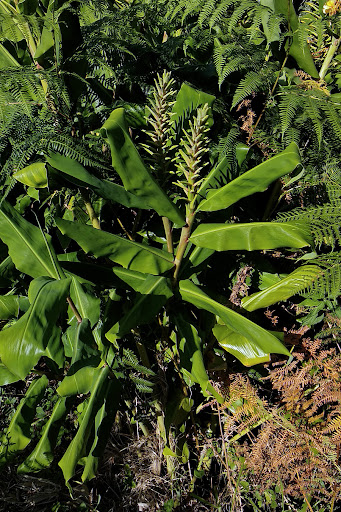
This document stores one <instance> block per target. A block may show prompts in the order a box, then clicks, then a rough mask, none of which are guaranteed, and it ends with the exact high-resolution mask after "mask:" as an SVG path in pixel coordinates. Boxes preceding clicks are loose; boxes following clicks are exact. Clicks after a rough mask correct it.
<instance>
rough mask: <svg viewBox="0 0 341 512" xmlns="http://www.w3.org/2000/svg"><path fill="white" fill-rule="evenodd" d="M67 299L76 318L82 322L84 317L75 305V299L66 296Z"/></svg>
mask: <svg viewBox="0 0 341 512" xmlns="http://www.w3.org/2000/svg"><path fill="white" fill-rule="evenodd" d="M66 300H67V302H68V304H69V306H70V308H71V309H72V312H73V314H74V315H75V317H76V319H77V322H78V323H79V324H80V323H82V317H81V316H80V314H79V313H78V309H77V308H76V306H75V303H74V302H73V300H72V299H71V297H66Z"/></svg>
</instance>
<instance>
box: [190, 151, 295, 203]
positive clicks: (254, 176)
mask: <svg viewBox="0 0 341 512" xmlns="http://www.w3.org/2000/svg"><path fill="white" fill-rule="evenodd" d="M299 163H300V155H299V152H298V147H297V144H296V143H295V142H292V143H291V144H290V145H289V146H288V147H287V148H286V149H285V150H284V151H282V152H281V153H279V154H278V155H276V156H274V157H272V158H270V159H269V160H267V161H266V162H263V163H261V164H259V165H257V166H256V167H254V168H253V169H250V170H249V171H247V172H245V173H244V174H242V175H241V176H238V178H236V179H234V180H233V181H231V182H230V183H228V184H227V185H224V186H223V187H221V188H217V189H213V190H208V192H207V196H206V199H204V200H203V201H201V203H200V204H199V206H198V210H203V211H216V210H222V209H224V208H228V207H229V206H231V205H232V204H234V203H236V202H237V201H239V200H240V199H242V198H243V197H247V196H249V195H251V194H255V193H256V192H263V191H264V190H266V189H267V187H268V186H269V185H270V183H272V182H273V181H274V180H276V179H278V178H280V177H281V176H284V175H285V174H288V173H289V172H291V171H293V170H294V169H295V167H297V165H298V164H299ZM202 190H205V188H204V187H202Z"/></svg>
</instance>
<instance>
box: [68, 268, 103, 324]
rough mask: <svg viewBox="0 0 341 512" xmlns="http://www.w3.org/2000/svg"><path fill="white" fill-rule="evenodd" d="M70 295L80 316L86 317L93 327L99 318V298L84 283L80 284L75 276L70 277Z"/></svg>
mask: <svg viewBox="0 0 341 512" xmlns="http://www.w3.org/2000/svg"><path fill="white" fill-rule="evenodd" d="M70 297H71V299H72V300H73V302H74V304H75V306H76V308H77V311H78V313H79V314H80V316H81V318H83V319H84V318H88V319H89V320H90V323H91V327H93V326H94V325H95V324H96V323H97V322H98V320H99V315H100V299H98V298H97V297H96V296H95V295H94V293H93V292H92V291H87V289H86V287H85V285H82V284H81V283H80V282H79V281H78V280H77V279H76V278H75V277H71V286H70ZM72 314H73V313H72Z"/></svg>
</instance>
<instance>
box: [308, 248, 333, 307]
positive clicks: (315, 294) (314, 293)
mask: <svg viewBox="0 0 341 512" xmlns="http://www.w3.org/2000/svg"><path fill="white" fill-rule="evenodd" d="M314 264H317V265H318V266H319V267H320V268H321V273H320V274H318V276H317V278H316V279H315V280H314V281H313V282H312V283H311V285H310V286H309V288H308V289H306V290H305V295H306V296H308V297H310V298H314V299H335V298H337V297H338V296H339V295H340V289H341V253H333V254H327V255H322V256H319V257H318V258H316V259H315V260H314Z"/></svg>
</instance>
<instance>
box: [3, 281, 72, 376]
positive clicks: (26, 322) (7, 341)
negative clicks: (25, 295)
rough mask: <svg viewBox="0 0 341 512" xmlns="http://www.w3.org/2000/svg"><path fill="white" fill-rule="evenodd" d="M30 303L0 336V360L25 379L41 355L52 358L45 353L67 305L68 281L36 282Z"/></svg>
mask: <svg viewBox="0 0 341 512" xmlns="http://www.w3.org/2000/svg"><path fill="white" fill-rule="evenodd" d="M33 287H34V292H35V293H34V294H32V293H31V295H33V299H32V303H31V306H30V308H29V309H28V311H27V312H26V313H25V314H24V315H23V316H22V317H21V318H19V320H18V321H17V322H16V323H15V324H14V325H12V326H11V327H9V328H8V329H5V330H3V331H1V332H0V358H1V361H2V362H3V363H4V364H5V366H6V367H7V368H8V369H9V370H10V372H12V373H13V374H15V375H17V376H18V378H20V379H24V378H25V377H26V375H27V374H28V373H29V371H30V370H31V369H32V368H33V367H34V366H35V365H36V364H37V362H38V361H39V359H40V357H41V356H42V355H51V351H50V350H48V353H47V349H48V345H49V341H50V339H51V338H52V339H53V338H54V335H55V332H54V331H55V329H56V325H55V324H56V321H57V319H58V316H59V314H60V312H61V311H62V309H63V308H65V304H66V296H67V294H68V292H69V287H70V280H69V279H62V280H59V281H54V280H50V279H47V278H39V279H36V280H35V281H33V282H32V284H31V286H30V288H31V290H32V288H33Z"/></svg>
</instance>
